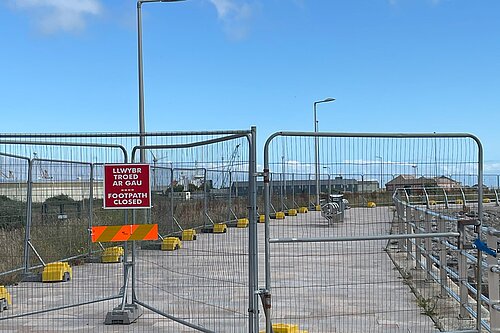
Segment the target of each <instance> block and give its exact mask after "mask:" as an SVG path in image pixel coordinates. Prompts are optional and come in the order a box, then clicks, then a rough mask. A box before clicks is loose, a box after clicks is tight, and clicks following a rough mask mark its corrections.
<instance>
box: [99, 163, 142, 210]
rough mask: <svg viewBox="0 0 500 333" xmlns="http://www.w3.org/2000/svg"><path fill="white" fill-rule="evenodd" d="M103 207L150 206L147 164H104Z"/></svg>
mask: <svg viewBox="0 0 500 333" xmlns="http://www.w3.org/2000/svg"><path fill="white" fill-rule="evenodd" d="M104 208H105V209H125V208H151V187H150V184H149V164H105V165H104Z"/></svg>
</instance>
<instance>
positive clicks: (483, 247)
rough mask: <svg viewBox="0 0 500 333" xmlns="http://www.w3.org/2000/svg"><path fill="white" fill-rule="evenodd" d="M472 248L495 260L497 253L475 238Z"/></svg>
mask: <svg viewBox="0 0 500 333" xmlns="http://www.w3.org/2000/svg"><path fill="white" fill-rule="evenodd" d="M472 246H473V247H475V248H476V249H478V250H479V251H481V252H484V253H486V254H489V255H490V256H492V257H495V258H496V256H497V251H495V250H493V249H490V248H489V247H488V245H486V243H484V242H482V241H481V240H480V239H479V238H476V240H475V241H474V243H473V244H472Z"/></svg>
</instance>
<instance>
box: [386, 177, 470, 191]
mask: <svg viewBox="0 0 500 333" xmlns="http://www.w3.org/2000/svg"><path fill="white" fill-rule="evenodd" d="M461 185H462V184H461V183H460V182H458V181H456V180H454V179H452V178H450V177H446V176H440V177H431V178H428V177H424V176H422V177H419V178H417V177H415V176H414V175H399V176H397V177H396V178H394V179H392V180H391V181H389V182H387V183H386V184H385V188H386V191H388V192H393V191H395V190H396V189H398V188H406V189H412V188H414V189H417V188H423V187H424V188H432V187H433V188H444V189H451V188H458V187H460V186H461Z"/></svg>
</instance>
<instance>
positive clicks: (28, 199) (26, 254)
mask: <svg viewBox="0 0 500 333" xmlns="http://www.w3.org/2000/svg"><path fill="white" fill-rule="evenodd" d="M27 185H28V186H27V191H26V192H27V193H26V228H25V230H24V274H25V275H27V274H29V269H30V246H29V243H30V241H31V216H32V215H31V214H32V208H33V207H32V203H33V159H29V160H28V184H27Z"/></svg>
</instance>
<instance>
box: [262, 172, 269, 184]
mask: <svg viewBox="0 0 500 333" xmlns="http://www.w3.org/2000/svg"><path fill="white" fill-rule="evenodd" d="M263 176H264V184H265V183H269V169H264V173H263Z"/></svg>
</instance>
